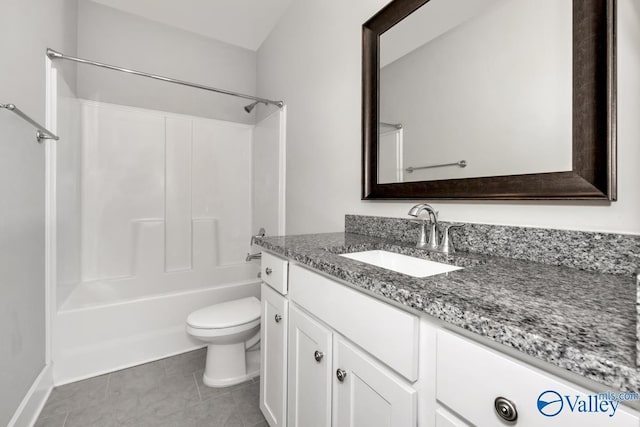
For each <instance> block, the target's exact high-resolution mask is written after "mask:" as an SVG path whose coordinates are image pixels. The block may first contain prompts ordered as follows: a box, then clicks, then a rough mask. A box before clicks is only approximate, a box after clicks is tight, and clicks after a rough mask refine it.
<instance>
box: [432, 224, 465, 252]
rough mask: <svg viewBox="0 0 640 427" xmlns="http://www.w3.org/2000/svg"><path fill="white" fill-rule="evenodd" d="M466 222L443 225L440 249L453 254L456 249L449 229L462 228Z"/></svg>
mask: <svg viewBox="0 0 640 427" xmlns="http://www.w3.org/2000/svg"><path fill="white" fill-rule="evenodd" d="M462 227H464V224H443V225H442V240H441V241H440V245H439V246H438V250H439V251H440V252H444V253H447V254H452V253H454V252H455V251H456V250H455V248H454V247H453V243H452V242H451V239H450V236H449V230H451V229H452V228H462Z"/></svg>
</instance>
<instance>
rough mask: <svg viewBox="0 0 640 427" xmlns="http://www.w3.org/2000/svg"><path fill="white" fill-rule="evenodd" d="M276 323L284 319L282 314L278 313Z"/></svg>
mask: <svg viewBox="0 0 640 427" xmlns="http://www.w3.org/2000/svg"><path fill="white" fill-rule="evenodd" d="M275 319H276V323H280V321H281V320H282V316H280V315H279V314H276V317H275Z"/></svg>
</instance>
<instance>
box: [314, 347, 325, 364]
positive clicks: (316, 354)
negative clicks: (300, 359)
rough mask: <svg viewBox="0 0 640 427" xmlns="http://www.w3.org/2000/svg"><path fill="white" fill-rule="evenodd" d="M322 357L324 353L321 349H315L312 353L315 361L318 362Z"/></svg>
mask: <svg viewBox="0 0 640 427" xmlns="http://www.w3.org/2000/svg"><path fill="white" fill-rule="evenodd" d="M323 357H324V353H323V352H321V351H318V350H316V352H315V353H313V358H314V359H316V362H320V361H321V360H322V358H323Z"/></svg>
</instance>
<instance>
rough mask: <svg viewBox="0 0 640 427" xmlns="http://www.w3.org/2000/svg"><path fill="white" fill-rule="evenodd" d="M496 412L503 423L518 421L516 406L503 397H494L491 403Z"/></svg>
mask: <svg viewBox="0 0 640 427" xmlns="http://www.w3.org/2000/svg"><path fill="white" fill-rule="evenodd" d="M493 406H494V407H495V408H496V412H497V413H498V415H499V416H500V418H502V419H503V420H505V421H516V420H517V419H518V411H517V410H516V405H514V404H513V402H512V401H510V400H509V399H506V398H504V397H496V400H495V401H494V402H493Z"/></svg>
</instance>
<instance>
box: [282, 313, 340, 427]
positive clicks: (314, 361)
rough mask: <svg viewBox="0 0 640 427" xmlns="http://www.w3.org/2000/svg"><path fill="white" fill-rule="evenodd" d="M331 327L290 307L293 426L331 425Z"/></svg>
mask: <svg viewBox="0 0 640 427" xmlns="http://www.w3.org/2000/svg"><path fill="white" fill-rule="evenodd" d="M332 338H333V334H332V332H331V330H330V329H329V328H327V327H325V326H324V325H322V324H321V323H320V322H318V321H317V320H315V319H313V318H312V317H311V316H309V315H307V314H306V313H304V312H303V311H302V310H300V309H299V308H297V307H296V306H295V305H291V307H290V309H289V369H288V384H289V386H288V421H289V426H290V427H291V426H299V427H305V426H310V427H311V426H317V427H330V426H331V372H332V366H333V365H332V354H333V353H332V349H333V344H332Z"/></svg>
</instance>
